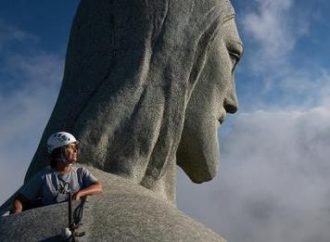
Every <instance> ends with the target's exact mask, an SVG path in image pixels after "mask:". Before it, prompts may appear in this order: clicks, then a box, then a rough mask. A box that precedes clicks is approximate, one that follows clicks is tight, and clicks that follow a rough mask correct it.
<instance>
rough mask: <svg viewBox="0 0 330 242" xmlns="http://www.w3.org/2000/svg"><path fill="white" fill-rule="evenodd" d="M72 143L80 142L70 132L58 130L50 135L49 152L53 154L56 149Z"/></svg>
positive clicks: (48, 141)
mask: <svg viewBox="0 0 330 242" xmlns="http://www.w3.org/2000/svg"><path fill="white" fill-rule="evenodd" d="M71 143H78V141H77V140H76V138H75V137H74V136H73V135H72V134H70V133H68V132H56V133H54V134H52V135H51V136H49V138H48V140H47V148H48V153H49V154H51V153H52V152H53V150H54V149H56V148H59V147H62V146H65V145H68V144H71Z"/></svg>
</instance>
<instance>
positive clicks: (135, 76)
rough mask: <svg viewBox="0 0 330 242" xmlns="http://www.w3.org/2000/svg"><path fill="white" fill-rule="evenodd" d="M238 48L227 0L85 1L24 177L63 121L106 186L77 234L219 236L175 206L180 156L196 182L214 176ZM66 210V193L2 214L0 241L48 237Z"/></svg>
mask: <svg viewBox="0 0 330 242" xmlns="http://www.w3.org/2000/svg"><path fill="white" fill-rule="evenodd" d="M241 53H242V44H241V40H240V38H239V36H238V33H237V29H236V25H235V20H234V10H233V8H232V6H231V4H230V2H229V1H228V0H178V1H168V0H120V1H119V0H97V1H95V0H81V1H80V5H79V8H78V10H77V14H76V17H75V19H74V22H73V26H72V30H71V35H70V42H69V46H68V52H67V57H66V64H65V73H64V79H63V83H62V87H61V90H60V93H59V97H58V100H57V103H56V106H55V108H54V110H53V113H52V115H51V117H50V119H49V122H48V124H47V126H46V128H45V130H44V133H43V135H42V138H41V141H40V145H39V147H38V149H37V151H36V153H35V155H34V158H33V160H32V162H31V165H30V167H29V170H28V172H27V175H26V181H27V180H29V178H30V177H31V176H32V175H33V174H35V173H36V172H37V171H38V170H40V169H41V168H42V167H43V166H45V165H47V162H45V161H46V160H47V148H46V146H45V144H46V139H47V138H48V136H49V135H50V134H51V133H54V132H57V131H60V130H63V131H68V132H70V133H73V134H74V135H75V136H76V137H77V138H78V139H79V140H80V147H81V153H80V162H82V163H83V164H87V165H90V166H91V169H92V172H93V173H95V175H96V176H97V177H98V178H99V179H100V180H101V181H102V183H103V186H104V190H105V193H104V196H103V197H102V198H101V199H98V198H91V200H90V203H89V204H88V207H87V208H86V213H85V220H86V221H85V225H84V228H83V230H85V231H86V232H87V235H86V237H85V238H84V239H87V241H88V240H89V241H98V240H99V241H189V242H190V241H223V239H222V238H221V237H220V236H218V235H217V234H215V233H214V232H212V231H210V230H209V229H207V228H205V227H204V226H203V225H201V224H198V223H197V222H195V221H193V220H192V219H190V218H189V217H187V216H185V215H184V214H182V212H180V211H179V210H177V209H176V208H175V177H176V164H178V165H179V166H181V167H182V168H183V170H184V171H185V172H186V174H187V175H188V176H189V177H190V178H191V180H192V181H193V182H197V183H201V182H205V181H208V180H210V179H212V178H213V177H214V176H215V175H216V171H217V166H218V159H219V147H218V138H217V128H218V126H219V123H222V122H223V120H224V117H225V115H226V113H234V112H236V110H237V106H238V104H237V98H236V93H235V83H234V77H233V73H234V69H235V66H236V64H237V62H238V60H239V57H240V55H241ZM10 202H11V200H10V199H9V200H8V201H7V203H6V204H4V205H3V206H2V207H1V208H0V212H1V213H2V211H3V210H6V209H7V208H8V207H9V204H10ZM63 217H64V220H63V219H62V218H63ZM65 218H66V216H65V206H64V205H63V204H59V205H54V206H49V207H44V208H39V209H35V210H31V211H27V212H25V213H23V214H20V215H15V216H10V217H6V218H1V220H0V225H1V231H0V233H1V234H0V241H5V240H6V239H7V240H8V238H14V239H17V240H20V239H23V237H24V238H25V237H26V238H33V239H35V240H47V239H49V240H51V239H52V238H53V239H54V240H56V239H58V237H56V236H58V233H59V229H60V228H62V227H63V226H64V225H65ZM41 221H42V222H41ZM15 232H17V237H14V233H15ZM18 232H20V233H18ZM88 236H89V237H88ZM33 239H32V240H33Z"/></svg>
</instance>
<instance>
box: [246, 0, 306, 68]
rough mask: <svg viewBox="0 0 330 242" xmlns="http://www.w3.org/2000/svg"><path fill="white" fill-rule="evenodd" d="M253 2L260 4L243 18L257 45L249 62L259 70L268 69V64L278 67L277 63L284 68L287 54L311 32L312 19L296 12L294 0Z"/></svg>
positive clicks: (250, 40)
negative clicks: (310, 22) (309, 19)
mask: <svg viewBox="0 0 330 242" xmlns="http://www.w3.org/2000/svg"><path fill="white" fill-rule="evenodd" d="M254 3H255V4H256V6H257V7H256V8H253V9H252V8H251V9H250V10H249V11H248V12H247V13H246V14H245V15H244V16H243V17H242V18H241V19H242V20H241V25H242V27H243V31H244V32H245V33H246V35H247V38H248V41H249V42H250V43H251V44H252V45H254V46H255V48H253V51H251V55H250V59H251V60H253V61H249V62H250V64H251V66H252V67H253V69H254V70H255V71H257V72H265V71H266V72H268V71H269V68H274V69H276V70H277V71H278V70H279V69H278V66H281V68H284V69H285V65H286V64H287V59H286V57H287V56H288V55H290V54H291V52H292V50H293V49H294V47H295V45H296V43H297V41H298V40H299V39H300V38H301V37H302V36H304V35H306V34H307V33H308V32H309V21H308V20H307V18H305V16H303V15H301V16H298V15H297V14H293V13H294V9H295V1H294V0H277V1H273V0H254ZM252 53H253V54H252ZM265 69H267V70H265ZM274 74H275V73H274Z"/></svg>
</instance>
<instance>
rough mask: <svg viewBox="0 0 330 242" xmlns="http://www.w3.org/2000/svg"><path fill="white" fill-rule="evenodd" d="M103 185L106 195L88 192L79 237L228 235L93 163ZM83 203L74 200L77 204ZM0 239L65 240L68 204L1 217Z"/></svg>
mask: <svg viewBox="0 0 330 242" xmlns="http://www.w3.org/2000/svg"><path fill="white" fill-rule="evenodd" d="M90 169H91V170H92V172H93V173H95V174H96V175H97V176H98V177H99V178H100V179H101V182H102V184H103V186H104V190H105V192H104V194H103V195H100V196H92V197H89V199H88V201H87V202H86V203H85V205H84V210H83V219H82V221H81V222H82V225H81V226H80V227H79V228H78V232H85V235H84V236H83V237H80V238H79V241H127V242H130V241H132V242H136V241H139V242H144V241H145V242H154V241H169V242H170V241H171V242H172V241H182V242H185V241H186V242H194V241H196V242H201V241H214V242H223V241H224V240H223V239H222V238H221V237H220V236H219V235H217V234H216V233H214V232H212V231H211V230H209V229H207V228H206V227H204V226H203V225H202V224H200V223H197V222H196V221H194V220H192V219H191V218H189V217H188V216H187V215H185V214H183V213H182V212H181V211H179V210H178V209H177V208H176V207H175V206H173V205H172V204H171V203H169V202H166V201H165V200H164V199H160V198H158V197H157V196H155V194H154V193H153V192H151V191H150V190H148V189H146V188H144V187H142V186H139V185H137V184H135V183H133V182H131V181H129V180H127V179H124V178H121V177H118V176H115V175H111V174H109V173H105V172H102V171H98V170H94V169H93V168H90ZM78 205H79V202H75V203H74V206H73V207H74V208H76V207H77V206H78ZM0 224H1V227H0V241H62V233H63V232H62V231H63V229H64V228H65V227H67V226H68V210H67V203H62V204H57V205H51V206H47V207H42V208H37V209H32V210H28V211H25V212H23V213H21V214H18V215H10V216H7V217H0Z"/></svg>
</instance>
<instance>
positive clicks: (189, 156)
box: [177, 17, 243, 183]
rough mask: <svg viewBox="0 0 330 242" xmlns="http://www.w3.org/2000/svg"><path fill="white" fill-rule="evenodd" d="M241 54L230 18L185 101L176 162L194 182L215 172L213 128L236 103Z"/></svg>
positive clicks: (215, 145) (215, 134)
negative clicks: (237, 69)
mask: <svg viewBox="0 0 330 242" xmlns="http://www.w3.org/2000/svg"><path fill="white" fill-rule="evenodd" d="M242 52H243V45H242V42H241V40H240V37H239V35H238V32H237V28H236V24H235V20H234V17H232V18H230V19H229V20H227V21H226V22H224V23H223V25H222V26H221V27H220V29H219V31H218V33H217V35H216V37H215V39H214V40H213V41H212V43H211V45H210V48H209V50H208V53H207V58H206V62H205V65H204V67H203V70H202V72H201V76H200V78H199V79H198V81H197V83H196V86H195V88H194V90H193V93H192V96H191V98H190V100H189V103H188V107H187V111H186V116H185V126H184V130H183V133H182V138H181V143H180V146H179V149H178V153H177V162H178V165H180V166H181V167H182V168H183V169H184V171H185V172H186V173H187V175H188V176H189V177H190V178H191V179H192V180H193V181H194V182H197V183H200V182H204V181H207V180H210V179H212V178H213V177H214V176H215V174H216V170H217V164H218V160H219V145H218V137H217V128H218V127H219V124H220V125H221V124H222V122H223V121H224V119H225V116H226V113H235V112H236V111H237V108H238V102H237V97H236V90H235V80H234V69H235V67H236V64H237V63H238V61H239V59H240V57H241V55H242Z"/></svg>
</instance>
